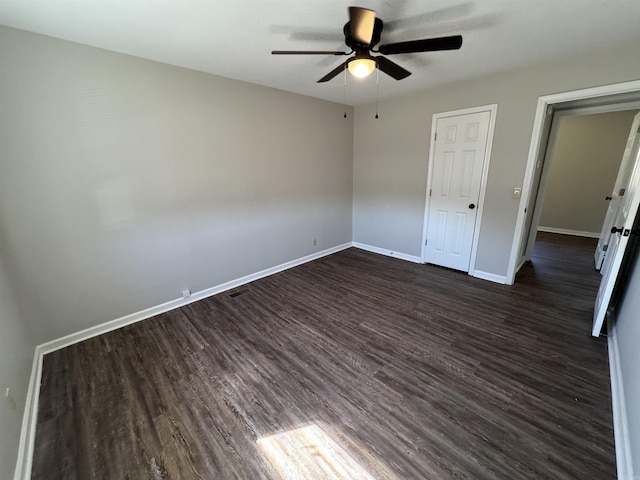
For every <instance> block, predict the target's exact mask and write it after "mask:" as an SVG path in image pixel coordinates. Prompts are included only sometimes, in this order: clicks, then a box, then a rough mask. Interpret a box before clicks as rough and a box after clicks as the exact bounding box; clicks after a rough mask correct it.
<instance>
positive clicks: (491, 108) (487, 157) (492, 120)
mask: <svg viewBox="0 0 640 480" xmlns="http://www.w3.org/2000/svg"><path fill="white" fill-rule="evenodd" d="M481 112H490V116H489V130H488V132H487V145H486V147H485V151H484V159H483V165H482V179H481V180H480V197H479V199H478V209H477V213H476V221H475V226H474V229H473V244H472V246H471V258H470V261H469V270H468V272H469V275H471V276H476V275H475V269H476V254H477V253H478V238H479V237H480V225H481V223H482V212H483V210H484V195H485V192H486V190H487V188H486V186H487V177H488V176H489V163H490V162H491V146H492V145H493V131H494V130H495V126H496V115H497V112H498V104H497V103H493V104H491V105H483V106H479V107H471V108H463V109H461V110H452V111H450V112H441V113H434V114H433V115H432V117H431V136H430V137H429V164H428V167H427V168H428V170H427V191H426V200H425V204H424V221H423V223H422V254H421V255H420V258H421V261H422V263H427V262H426V254H427V248H426V243H427V227H428V226H429V206H430V203H431V196H430V195H429V191H430V190H431V183H432V181H433V177H432V172H433V160H434V156H435V150H436V142H435V141H433V140H434V139H435V136H436V131H437V128H438V120H439V119H441V118H446V117H456V116H461V115H469V114H472V113H481ZM483 278H484V277H483Z"/></svg>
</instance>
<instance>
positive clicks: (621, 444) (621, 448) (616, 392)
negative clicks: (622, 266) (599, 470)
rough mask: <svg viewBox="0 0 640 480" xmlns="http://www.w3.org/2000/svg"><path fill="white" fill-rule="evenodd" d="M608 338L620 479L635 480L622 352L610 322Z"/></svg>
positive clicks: (613, 326) (617, 464)
mask: <svg viewBox="0 0 640 480" xmlns="http://www.w3.org/2000/svg"><path fill="white" fill-rule="evenodd" d="M607 333H608V335H609V338H608V344H609V345H608V347H609V348H608V350H609V373H610V377H611V404H612V405H611V406H612V409H613V434H614V438H615V445H616V467H617V469H618V479H619V480H633V479H634V478H636V477H634V476H633V462H632V455H631V443H630V439H629V424H628V423H627V408H626V404H625V397H624V386H623V384H622V372H621V371H620V353H619V350H618V338H617V332H616V327H615V325H613V324H610V326H609V331H608V332H607Z"/></svg>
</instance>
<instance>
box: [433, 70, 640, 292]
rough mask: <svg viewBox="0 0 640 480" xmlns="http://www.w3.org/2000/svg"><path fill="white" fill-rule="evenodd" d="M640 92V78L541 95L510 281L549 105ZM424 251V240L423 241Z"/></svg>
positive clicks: (512, 250)
mask: <svg viewBox="0 0 640 480" xmlns="http://www.w3.org/2000/svg"><path fill="white" fill-rule="evenodd" d="M634 92H638V93H640V80H633V81H631V82H623V83H616V84H612V85H604V86H601V87H593V88H586V89H583V90H574V91H571V92H564V93H556V94H553V95H545V96H542V97H539V98H538V107H537V109H536V116H535V119H534V122H533V132H532V134H531V143H530V145H529V155H528V158H527V166H526V170H525V174H524V181H523V184H522V197H521V199H520V205H519V207H518V217H517V219H516V227H515V232H514V235H513V243H512V245H511V256H510V258H509V267H508V269H507V283H508V284H509V285H511V284H513V282H514V280H515V277H516V273H517V272H518V270H519V269H520V267H521V266H522V265H521V264H520V265H519V264H518V263H519V260H520V252H521V246H522V242H523V237H524V231H523V227H524V222H525V220H526V217H527V215H526V208H527V205H528V204H529V198H530V196H531V194H532V191H531V190H532V184H533V173H534V171H535V165H536V160H537V159H538V156H539V155H540V150H541V149H544V148H545V147H546V142H547V138H546V137H545V136H544V135H543V128H542V127H543V124H544V120H545V116H546V113H547V108H549V106H552V107H553V106H554V105H556V104H561V103H564V102H572V101H576V100H586V99H589V98H598V97H604V96H608V95H616V94H621V93H634ZM423 252H424V242H423Z"/></svg>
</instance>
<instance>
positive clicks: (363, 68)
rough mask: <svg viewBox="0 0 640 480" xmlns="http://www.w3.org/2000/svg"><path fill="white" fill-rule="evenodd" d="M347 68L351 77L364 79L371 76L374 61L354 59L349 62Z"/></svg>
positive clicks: (374, 64) (370, 59) (374, 65)
mask: <svg viewBox="0 0 640 480" xmlns="http://www.w3.org/2000/svg"><path fill="white" fill-rule="evenodd" d="M348 67H349V71H350V72H351V75H353V76H354V77H358V78H364V77H368V76H369V75H371V73H372V72H373V71H374V70H375V69H376V61H375V60H374V59H372V58H354V59H353V60H351V61H350V62H349V65H348Z"/></svg>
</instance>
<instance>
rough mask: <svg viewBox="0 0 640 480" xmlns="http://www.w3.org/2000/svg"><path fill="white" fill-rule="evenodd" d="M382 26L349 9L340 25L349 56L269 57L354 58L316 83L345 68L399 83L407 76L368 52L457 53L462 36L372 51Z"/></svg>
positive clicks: (284, 52) (363, 11) (370, 16)
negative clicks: (383, 75) (376, 73)
mask: <svg viewBox="0 0 640 480" xmlns="http://www.w3.org/2000/svg"><path fill="white" fill-rule="evenodd" d="M383 27H384V23H383V22H382V20H380V19H379V18H377V17H376V12H374V11H373V10H369V9H368V8H362V7H349V21H348V22H347V23H346V24H345V25H344V28H343V31H344V37H345V40H344V43H345V44H346V45H347V47H349V48H351V51H350V52H340V51H337V52H334V51H313V50H311V51H309V50H274V51H272V52H271V53H272V54H273V55H336V56H338V55H351V54H352V53H355V55H354V56H353V57H351V58H349V59H348V60H347V61H346V62H344V63H342V64H341V65H340V66H338V67H336V68H335V69H333V70H331V71H330V72H329V73H327V74H326V75H325V76H324V77H322V78H321V79H320V80H318V83H322V82H328V81H329V80H331V79H332V78H333V77H335V76H336V75H338V74H339V73H340V72H342V71H344V70H345V68H348V69H349V71H350V72H351V74H352V75H354V76H356V77H366V76H368V75H370V74H371V73H372V72H373V70H375V68H376V67H378V69H380V70H381V71H383V72H384V73H386V74H387V75H389V76H391V77H393V78H395V79H396V80H402V79H403V78H407V77H408V76H409V75H411V72H409V71H408V70H406V69H404V68H402V67H401V66H400V65H398V64H397V63H395V62H392V61H391V60H389V59H388V58H386V57H382V56H373V55H371V52H374V53H381V54H382V55H396V54H399V53H417V52H435V51H438V50H457V49H459V48H460V47H461V46H462V35H453V36H450V37H438V38H425V39H422V40H411V41H408V42H397V43H389V44H387V45H380V47H378V49H377V50H374V47H375V46H376V45H377V44H378V42H380V34H381V33H382V29H383Z"/></svg>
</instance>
